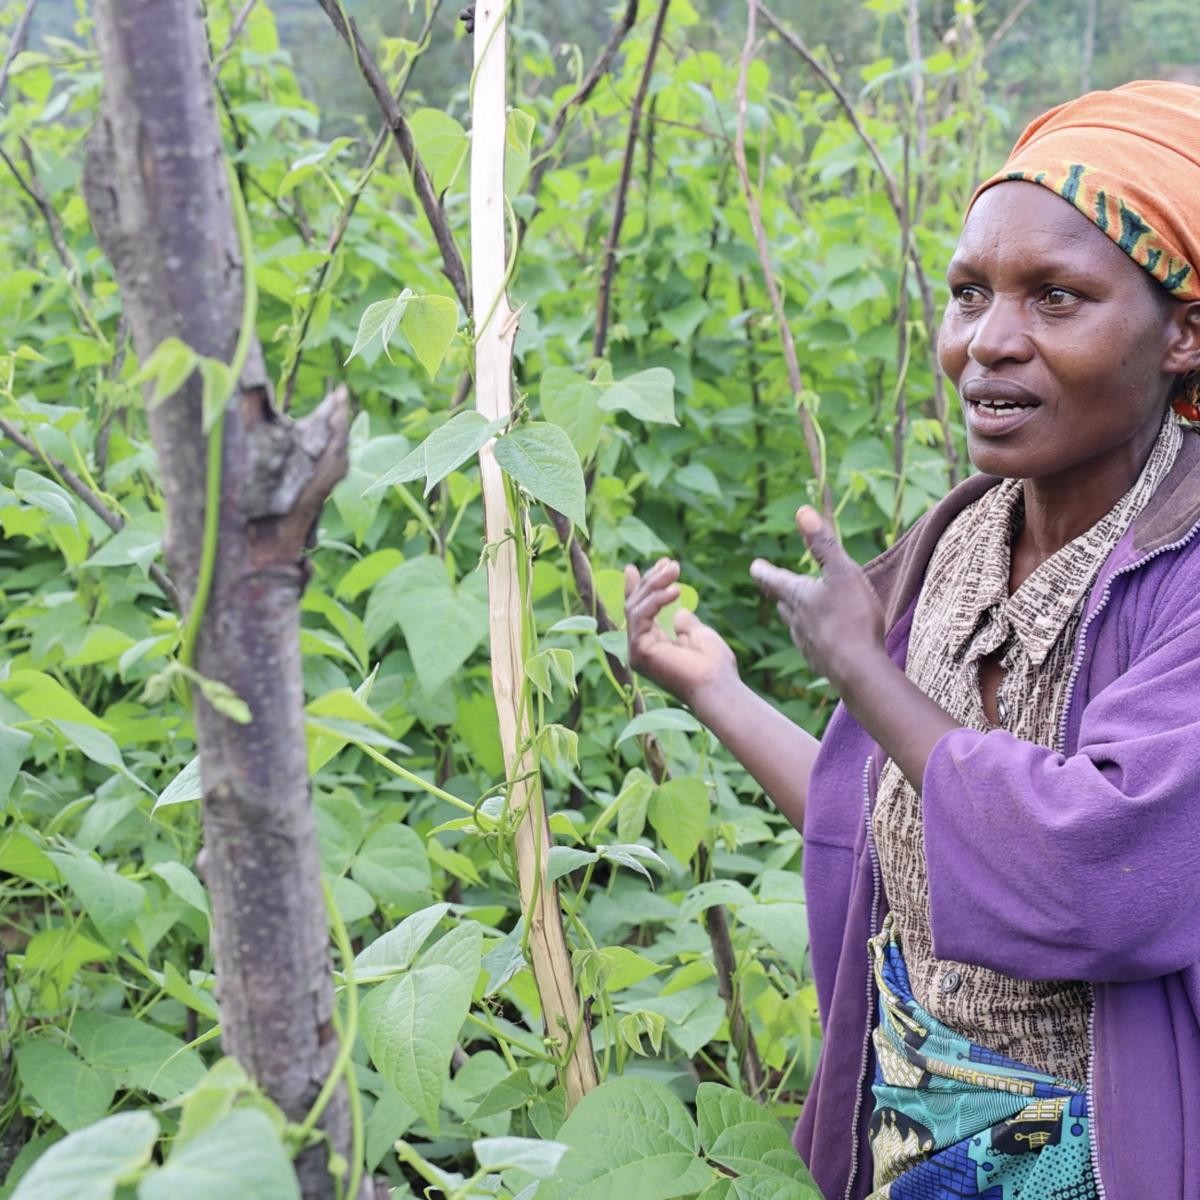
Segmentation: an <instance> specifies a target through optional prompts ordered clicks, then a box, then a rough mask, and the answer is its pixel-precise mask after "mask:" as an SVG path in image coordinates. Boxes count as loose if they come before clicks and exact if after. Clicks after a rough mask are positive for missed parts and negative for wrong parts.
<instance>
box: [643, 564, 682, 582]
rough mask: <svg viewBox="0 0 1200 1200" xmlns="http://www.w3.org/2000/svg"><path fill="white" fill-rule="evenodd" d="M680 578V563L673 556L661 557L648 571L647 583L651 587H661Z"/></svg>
mask: <svg viewBox="0 0 1200 1200" xmlns="http://www.w3.org/2000/svg"><path fill="white" fill-rule="evenodd" d="M678 578H679V564H678V563H677V562H676V561H675V560H674V559H673V558H660V559H659V560H658V562H656V563H655V564H654V566H652V567H651V568H650V570H648V571H647V572H646V579H645V583H646V584H647V585H648V586H649V587H653V588H660V587H665V586H666V585H667V584H668V583H674V582H675V580H676V579H678Z"/></svg>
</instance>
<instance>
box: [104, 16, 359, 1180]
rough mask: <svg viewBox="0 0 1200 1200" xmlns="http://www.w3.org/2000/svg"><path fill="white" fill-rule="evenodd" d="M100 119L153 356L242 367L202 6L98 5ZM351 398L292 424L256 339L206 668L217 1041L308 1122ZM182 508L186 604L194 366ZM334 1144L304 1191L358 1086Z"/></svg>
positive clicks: (203, 739) (170, 502)
mask: <svg viewBox="0 0 1200 1200" xmlns="http://www.w3.org/2000/svg"><path fill="white" fill-rule="evenodd" d="M95 13H96V25H97V36H98V41H99V45H100V53H101V59H102V65H103V69H104V97H103V101H102V106H101V116H100V120H99V122H98V125H97V128H96V129H95V131H94V132H93V136H92V140H91V144H90V146H89V154H88V163H87V171H86V174H85V188H86V193H87V197H88V201H89V208H90V211H91V216H92V223H93V226H94V228H95V231H96V235H97V237H98V239H99V241H100V244H101V245H102V247H103V248H104V250H105V252H106V253H107V255H108V257H109V259H110V260H111V261H112V264H113V267H114V269H115V271H116V275H117V279H118V282H119V283H120V285H121V291H122V293H123V297H124V302H125V310H126V313H127V316H128V319H129V326H130V330H131V332H132V335H133V341H134V345H135V347H136V349H137V353H138V356H139V358H140V359H141V360H142V361H145V360H146V358H147V357H148V356H149V355H150V353H151V351H152V350H153V349H154V347H155V346H157V345H158V343H159V342H160V341H161V340H162V339H163V338H165V337H168V336H175V337H178V338H181V339H182V340H183V341H184V342H186V343H187V344H188V345H189V346H191V347H192V349H193V350H195V351H196V352H197V353H199V354H202V355H206V356H209V357H212V358H217V359H220V360H222V361H223V362H229V361H230V360H231V358H232V355H233V350H234V346H235V344H236V342H237V338H238V330H239V326H240V323H241V310H242V270H243V266H242V255H241V252H240V250H239V247H238V239H237V234H236V227H235V223H234V218H233V209H232V206H231V197H230V193H229V178H228V174H227V171H226V166H225V159H224V153H223V150H222V146H221V138H220V130H219V126H218V123H217V117H216V112H215V109H214V105H213V98H212V90H211V85H210V82H209V63H208V50H207V43H206V40H205V33H204V18H203V13H202V11H201V9H200V7H199V5H198V4H197V3H195V2H194V0H97V2H96V5H95ZM347 423H348V403H347V399H346V396H345V394H344V392H339V393H336V394H334V395H332V396H330V397H328V398H326V400H325V401H324V402H323V403H322V404H321V405H320V406H319V407H318V408H317V409H316V410H315V411H314V412H313V413H312V414H311V415H310V416H309V417H307V418H306V419H304V420H302V421H298V422H293V421H291V420H290V419H289V418H287V417H286V416H283V415H282V414H280V413H279V412H278V411H277V410H276V409H275V407H274V405H273V403H272V399H271V396H270V387H269V383H268V380H267V375H266V371H265V369H264V364H263V360H262V352H261V348H260V347H259V345H258V342H257V339H254V340H253V341H252V345H251V349H250V353H249V357H248V360H247V364H246V367H245V369H244V370H243V372H242V375H241V379H240V390H239V393H238V395H237V397H236V399H235V401H234V402H233V403H232V404H231V406H230V408H229V410H228V412H227V414H226V419H225V430H224V439H223V473H222V489H221V512H220V534H219V543H218V552H217V561H216V571H215V576H214V580H213V588H212V593H211V595H210V598H209V601H208V605H207V610H206V613H205V620H204V624H203V626H202V628H201V631H200V636H199V641H198V645H197V653H196V668H197V669H198V670H199V671H200V672H201V674H203V675H204V676H207V677H208V678H210V679H217V680H220V681H222V682H223V683H226V684H228V685H229V686H230V687H232V688H233V689H234V691H235V692H236V693H237V694H238V695H239V696H240V697H241V698H242V699H243V700H244V701H245V702H246V703H247V704H248V705H249V707H250V711H251V714H252V722H251V723H250V724H249V725H239V724H236V723H234V722H232V721H230V720H228V719H227V718H226V717H224V716H222V715H221V714H220V713H218V712H216V711H215V710H214V709H212V708H211V707H209V706H208V705H207V704H206V703H205V702H204V701H203V699H202V698H201V697H200V696H199V694H198V693H197V694H196V697H195V719H196V729H197V738H198V742H199V748H200V770H201V778H202V780H203V788H204V835H205V852H204V856H205V870H204V873H205V878H206V881H207V883H208V886H209V888H210V891H211V895H212V910H213V925H212V927H213V955H214V960H215V966H216V973H217V980H218V987H219V993H218V994H219V999H220V1004H221V1019H222V1039H223V1042H224V1045H225V1048H226V1050H228V1051H229V1052H231V1053H232V1054H234V1055H236V1056H237V1058H238V1059H240V1060H241V1062H242V1063H243V1064H244V1065H245V1066H246V1068H247V1069H248V1070H249V1071H250V1072H251V1073H252V1074H253V1075H254V1077H255V1078H256V1079H257V1080H258V1082H259V1083H260V1084H261V1086H262V1087H263V1088H264V1090H265V1091H266V1092H267V1093H268V1094H269V1095H270V1096H271V1097H272V1098H273V1099H274V1100H275V1101H276V1102H277V1103H278V1104H279V1105H280V1106H281V1108H282V1109H283V1110H284V1111H285V1112H286V1113H287V1114H288V1116H289V1117H290V1118H291V1119H293V1120H301V1119H303V1117H304V1116H305V1114H306V1113H307V1111H308V1110H309V1108H310V1106H311V1105H312V1102H313V1100H314V1099H315V1097H316V1095H317V1093H318V1091H319V1090H320V1087H321V1085H322V1083H323V1082H324V1080H325V1079H326V1078H327V1076H328V1073H329V1070H330V1067H331V1064H332V1062H333V1059H334V1056H335V1053H336V1050H337V1039H336V1036H335V1034H334V1030H333V1023H332V1012H333V1003H334V998H333V987H332V982H331V976H330V963H329V950H328V935H327V927H326V915H325V910H324V903H323V899H322V893H321V883H320V878H321V877H320V867H319V862H318V855H317V840H316V830H315V824H314V820H313V813H312V805H311V797H310V792H309V780H308V771H307V755H306V747H305V737H304V713H303V703H304V697H303V687H302V682H301V672H300V647H299V607H298V602H299V598H300V593H301V591H302V590H303V587H304V583H305V574H306V573H305V565H304V550H305V546H306V542H307V540H308V538H309V536H310V534H311V532H312V531H313V529H314V528H315V524H316V520H317V516H318V514H319V512H320V510H321V506H322V504H323V503H324V501H325V499H326V497H327V496H328V494H329V491H330V489H331V488H332V487H333V485H334V484H335V483H336V482H337V480H338V479H339V478H340V477H341V476H342V474H343V473H344V471H345V466H346V436H347ZM150 429H151V435H152V438H153V441H154V447H155V451H156V453H157V456H158V462H159V467H160V472H161V475H162V485H163V492H164V496H165V499H166V507H167V517H168V521H167V533H166V538H165V541H164V551H165V554H166V558H167V562H168V564H169V566H170V570H171V575H172V577H173V578H174V580H175V582H176V584H177V585H178V587H179V590H180V593H181V596H182V598H183V601H184V604H185V606H187V607H190V604H191V599H192V596H193V593H194V590H195V586H196V578H197V571H198V566H199V562H200V552H201V545H202V541H203V524H204V509H205V504H204V478H205V458H206V448H205V437H204V435H203V432H202V428H201V403H200V381H199V379H198V377H197V376H196V375H193V376H192V378H191V379H190V380H189V381H188V383H187V384H185V385H184V387H183V388H182V389H181V390H180V391H179V392H178V393H177V394H176V395H175V396H173V397H171V398H170V399H168V400H167V401H165V402H164V403H162V404H160V405H158V406H157V407H156V408H155V409H154V410H153V411H152V412H151V413H150ZM320 1124H321V1127H322V1129H323V1130H324V1132H325V1134H326V1135H327V1137H328V1145H325V1144H324V1143H322V1144H318V1145H315V1146H314V1147H312V1148H310V1149H309V1150H308V1151H305V1152H304V1153H302V1154H301V1155H300V1156H299V1157H298V1159H297V1162H296V1169H297V1173H298V1175H299V1178H300V1184H301V1190H302V1192H303V1194H304V1196H305V1197H306V1200H317V1198H321V1200H324V1198H326V1197H329V1198H332V1197H333V1196H334V1194H335V1185H334V1181H333V1179H332V1177H331V1176H330V1175H329V1173H328V1170H327V1165H326V1164H327V1159H328V1155H329V1153H330V1151H331V1150H332V1151H336V1152H337V1153H339V1154H341V1155H344V1156H347V1157H348V1156H349V1152H350V1130H349V1116H348V1106H347V1103H346V1098H345V1094H344V1091H342V1090H339V1093H338V1094H337V1095H336V1096H335V1097H334V1099H333V1101H332V1102H331V1103H330V1105H329V1106H328V1107H327V1109H326V1110H325V1113H324V1115H323V1117H322V1119H321V1122H320Z"/></svg>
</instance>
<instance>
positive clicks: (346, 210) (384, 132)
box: [247, 0, 456, 411]
mask: <svg viewBox="0 0 1200 1200" xmlns="http://www.w3.org/2000/svg"><path fill="white" fill-rule="evenodd" d="M247 7H249V6H247ZM441 7H442V0H434V3H433V4H432V5H431V6H430V9H429V19H428V20H427V21H426V22H425V28H424V29H422V30H421V35H420V37H418V39H417V46H418V47H419V49H418V50H417V51H416V53H415V54H414V55H413V56H412V57H411V58H410V59H409V60H408V64H407V66H406V67H405V70H404V77H403V78H402V79H401V80H400V83H399V85H398V86H397V88H396V92H395V95H394V96H393V97H392V103H393V105H395V106H397V111H398V106H399V104H400V101H401V100H403V99H404V93H405V92H406V91H407V90H408V81H409V80H410V79H411V78H412V72H413V67H414V66H415V65H416V61H417V59H418V58H419V57H420V56H421V54H423V53H424V51H425V48H426V46H427V45H428V42H429V35H430V33H432V31H433V23H434V21H435V20H436V18H437V15H438V12H439V11H440V9H441ZM391 131H392V130H391V126H390V122H389V121H385V122H384V123H383V124H382V125H381V126H380V127H379V132H378V133H377V134H376V135H375V140H374V141H373V142H372V143H371V148H370V150H368V151H367V161H366V162H365V163H364V164H363V168H362V171H361V172H360V173H359V176H358V182H357V183H356V184H355V185H354V187H353V189H352V190H351V192H350V194H349V195H348V196H347V197H346V202H345V204H343V205H342V208H341V211H340V212H339V213H338V215H337V220H336V221H335V222H334V226H333V229H332V230H331V231H330V233H329V239H328V240H327V241H326V243H325V254H326V258H325V261H324V262H322V263H321V265H320V266H319V267H318V268H317V273H316V278H315V279H314V280H313V282H312V286H311V287H310V288H309V298H308V304H307V305H306V306H305V309H304V316H303V317H301V318H300V329H299V332H298V333H297V335H296V341H295V345H294V346H293V347H292V353H293V355H294V358H293V359H292V363H291V367H290V369H289V370H288V373H287V378H286V380H285V381H284V385H283V389H282V398H281V401H280V406H281V407H282V408H283V409H284V410H285V411H286V410H287V409H288V408H290V407H291V403H292V393H293V392H294V391H295V390H296V376H297V375H298V374H299V372H300V359H301V356H302V355H303V352H304V339H305V337H306V336H307V335H308V327H309V325H310V324H311V322H312V318H313V313H314V312H316V309H317V303H318V301H319V300H320V299H321V294H322V292H323V291H324V289H325V280H326V279H327V278H328V276H329V270H330V267H331V266H332V265H333V260H334V256H335V255H336V254H337V249H338V247H339V246H340V245H341V244H342V238H344V237H345V236H346V230H347V229H349V228H350V218H351V217H353V216H354V210H355V209H356V208H357V207H358V202H359V200H360V199H362V195H363V193H364V192H365V191H366V190H367V184H368V183H369V182H370V181H371V176H372V175H374V174H375V168H376V167H377V166H378V164H379V157H380V155H381V154H382V153H383V148H384V146H385V145H387V139H388V134H389V133H391ZM455 407H456V406H455Z"/></svg>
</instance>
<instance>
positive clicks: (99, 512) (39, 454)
mask: <svg viewBox="0 0 1200 1200" xmlns="http://www.w3.org/2000/svg"><path fill="white" fill-rule="evenodd" d="M0 433H3V434H4V436H5V437H6V438H8V440H9V441H10V442H13V443H14V444H15V445H18V446H20V447H21V449H22V450H24V451H25V453H26V454H28V455H30V456H31V457H33V458H36V459H40V460H41V461H42V462H44V463H45V464H46V466H48V467H49V468H50V470H51V471H53V472H54V473H55V475H57V476H58V477H59V479H61V480H62V481H63V483H64V484H65V485H66V486H67V487H69V488H70V489H71V491H73V492H74V493H75V495H76V496H78V497H79V499H80V500H82V501H83V502H84V504H86V505H87V506H88V508H90V509H91V510H92V512H94V513H95V514H96V516H98V517H99V518H100V520H101V521H103V522H104V524H105V525H107V526H108V527H109V529H111V530H112V531H113V533H120V532H121V530H122V529H124V528H125V521H124V520H123V519H122V518H121V517H119V516H117V514H116V513H115V512H113V510H112V509H111V508H109V507H108V505H107V504H105V503H104V501H103V500H101V499H100V497H99V496H97V495H96V493H95V492H94V491H92V489H91V488H90V487H88V485H87V484H86V483H84V482H83V480H82V479H80V478H79V476H78V475H76V474H75V472H74V471H72V470H71V468H70V467H68V466H67V465H66V463H61V462H59V461H58V459H57V458H55V457H54V456H53V455H52V454H47V453H46V452H45V451H44V450H43V449H42V448H41V446H39V445H38V444H37V443H36V442H35V441H33V439H32V438H28V437H26V436H25V435H24V434H23V433H22V432H21V431H20V430H19V429H18V428H17V427H16V426H15V425H13V424H12V422H11V421H7V420H5V419H4V418H3V417H0ZM150 578H151V579H153V580H154V582H155V583H156V584H158V587H159V590H160V591H161V592H162V594H163V595H164V596H165V597H166V598H167V601H168V602H169V603H170V605H171V607H172V608H173V609H175V611H176V612H180V611H181V606H180V602H179V593H178V592H177V591H176V590H175V585H174V584H173V583H172V582H171V580H170V579H169V578H168V576H167V573H166V572H165V571H164V570H163V569H162V567H160V566H159V565H158V563H151V564H150Z"/></svg>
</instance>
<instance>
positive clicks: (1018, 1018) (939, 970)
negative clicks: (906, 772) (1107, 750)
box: [872, 417, 1182, 1086]
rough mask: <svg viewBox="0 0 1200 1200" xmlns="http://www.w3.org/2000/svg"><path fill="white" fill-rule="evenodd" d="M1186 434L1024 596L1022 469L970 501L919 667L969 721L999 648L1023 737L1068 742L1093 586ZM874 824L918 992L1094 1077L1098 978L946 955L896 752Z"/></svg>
mask: <svg viewBox="0 0 1200 1200" xmlns="http://www.w3.org/2000/svg"><path fill="white" fill-rule="evenodd" d="M1181 441H1182V435H1181V433H1180V430H1179V426H1178V425H1177V424H1176V422H1175V420H1174V418H1173V417H1169V418H1168V419H1167V421H1166V422H1165V423H1164V425H1163V428H1162V431H1161V432H1160V433H1159V436H1158V440H1157V441H1156V443H1155V445H1154V448H1153V450H1152V451H1151V454H1150V457H1149V459H1148V460H1147V462H1146V465H1145V467H1144V468H1143V470H1142V473H1141V475H1140V476H1139V478H1138V480H1137V482H1136V483H1135V484H1134V486H1133V487H1132V488H1131V489H1130V490H1129V492H1128V493H1126V495H1125V496H1124V497H1122V499H1121V500H1120V501H1119V502H1118V503H1117V504H1116V506H1115V507H1114V508H1113V509H1112V510H1111V511H1110V512H1109V513H1108V514H1107V515H1106V516H1104V517H1102V518H1101V519H1100V520H1099V521H1097V522H1096V524H1095V525H1093V526H1092V528H1091V529H1089V530H1088V531H1087V532H1086V533H1084V534H1081V535H1080V536H1079V537H1077V538H1076V539H1075V540H1074V541H1073V542H1070V543H1068V544H1067V545H1066V546H1064V547H1063V548H1062V549H1061V550H1059V551H1058V552H1057V553H1056V554H1054V555H1052V556H1051V557H1050V558H1049V559H1047V560H1046V561H1045V562H1044V563H1042V565H1041V566H1039V567H1038V568H1037V570H1036V571H1034V572H1033V574H1031V575H1030V576H1029V578H1028V579H1026V580H1025V582H1024V583H1023V584H1022V585H1021V586H1020V587H1019V588H1018V589H1017V590H1016V591H1015V592H1014V593H1013V594H1012V595H1011V596H1010V595H1009V590H1008V581H1009V565H1010V545H1011V542H1012V539H1013V537H1014V535H1015V534H1016V532H1017V531H1018V530H1019V529H1020V527H1021V523H1022V521H1023V519H1024V509H1025V503H1024V492H1023V489H1022V485H1021V482H1020V480H1005V481H1004V482H1002V483H1000V484H999V485H998V486H997V487H994V488H993V489H992V490H991V491H989V492H988V493H987V494H986V495H984V496H983V497H981V498H980V499H979V500H977V501H976V502H975V503H974V504H972V505H971V506H970V507H969V508H967V509H965V510H964V511H963V512H962V513H960V514H959V516H958V517H956V518H955V520H954V521H953V523H952V524H951V525H950V527H949V528H948V529H947V530H946V532H945V533H944V534H943V535H942V537H941V539H940V540H939V542H938V544H937V548H936V550H935V551H934V553H933V557H932V558H931V560H930V563H929V567H928V569H927V571H926V575H925V581H924V583H923V584H922V587H921V595H920V598H919V600H918V601H917V610H916V613H915V614H914V617H913V627H912V633H911V635H910V638H909V647H908V662H907V665H906V667H905V670H906V672H907V674H908V676H909V678H910V679H911V680H912V681H913V682H914V683H915V684H916V685H917V686H918V687H919V688H920V689H921V690H922V691H923V692H925V694H926V695H928V696H930V697H931V698H932V699H933V700H935V701H936V702H937V703H938V704H940V705H941V706H942V708H944V709H945V710H946V711H947V712H948V713H949V714H950V715H951V716H952V717H953V718H954V719H955V720H957V721H961V722H962V724H963V725H966V726H967V727H969V728H971V729H978V730H981V731H983V730H988V729H991V728H993V726H992V724H991V722H990V721H989V720H988V718H987V716H986V714H985V713H984V710H983V699H982V696H981V693H980V689H979V663H980V660H981V659H984V658H986V657H988V656H989V655H992V654H996V653H999V654H1000V656H1001V659H1000V661H1001V666H1002V668H1003V670H1004V679H1003V682H1002V683H1001V685H1000V690H999V693H998V696H997V711H998V713H999V715H1000V720H1001V725H1002V726H1003V727H1004V728H1005V729H1007V730H1008V731H1009V732H1010V733H1012V734H1013V736H1014V737H1017V738H1020V739H1022V740H1023V741H1029V742H1035V743H1037V744H1038V745H1042V746H1055V745H1057V743H1058V730H1059V724H1060V722H1061V719H1062V714H1063V708H1064V706H1065V703H1066V691H1067V681H1068V677H1069V675H1070V672H1071V666H1072V656H1073V653H1074V648H1075V635H1076V633H1077V631H1078V628H1079V622H1080V619H1081V618H1082V615H1083V608H1084V604H1085V603H1086V600H1087V594H1088V591H1089V589H1090V587H1091V585H1092V582H1093V581H1094V580H1095V578H1096V575H1097V573H1098V571H1099V569H1100V567H1101V565H1102V564H1103V562H1104V560H1105V558H1106V557H1107V556H1108V554H1109V553H1110V552H1111V550H1112V549H1113V547H1114V546H1115V545H1116V544H1117V542H1118V541H1119V540H1120V539H1121V536H1122V535H1123V534H1124V533H1125V531H1126V530H1127V529H1128V528H1129V525H1130V524H1131V522H1132V521H1133V519H1134V517H1136V516H1137V514H1138V513H1139V512H1140V511H1141V510H1142V508H1143V507H1144V506H1145V504H1146V502H1147V501H1148V500H1149V499H1150V497H1151V496H1152V495H1153V494H1154V491H1155V489H1156V488H1157V487H1158V485H1159V484H1160V483H1161V482H1162V480H1163V478H1164V477H1165V476H1166V474H1167V472H1168V471H1169V470H1170V468H1171V465H1172V463H1173V462H1174V461H1175V455H1176V452H1177V451H1178V449H1179V446H1180V443H1181ZM872 833H873V835H874V839H875V845H876V849H877V851H878V854H879V864H880V869H881V871H882V874H883V884H884V889H885V891H886V893H887V896H888V899H889V902H890V904H891V909H892V913H893V915H894V921H895V927H896V930H897V933H898V936H899V938H900V944H901V949H902V951H903V954H904V959H905V962H906V964H907V966H908V974H909V978H910V982H911V984H912V990H913V996H914V997H915V998H916V1000H917V1001H918V1002H919V1003H920V1004H921V1005H923V1006H924V1007H925V1008H926V1009H927V1010H928V1011H929V1012H930V1013H931V1014H932V1015H933V1016H934V1017H936V1018H937V1019H938V1020H939V1021H941V1022H943V1023H944V1024H946V1025H948V1026H950V1027H951V1028H952V1029H955V1030H957V1031H958V1032H959V1033H962V1034H964V1035H966V1036H967V1037H970V1038H973V1039H975V1040H976V1041H978V1042H980V1043H982V1044H983V1045H985V1046H987V1047H988V1048H989V1049H991V1050H995V1051H997V1052H998V1053H1000V1054H1005V1055H1007V1056H1008V1057H1010V1058H1015V1059H1017V1060H1018V1061H1019V1062H1023V1063H1026V1064H1027V1065H1029V1066H1032V1067H1036V1068H1037V1069H1039V1070H1042V1071H1047V1072H1049V1073H1051V1074H1053V1075H1056V1076H1058V1078H1060V1079H1063V1080H1067V1081H1070V1082H1073V1083H1076V1084H1078V1085H1080V1086H1082V1085H1083V1084H1084V1083H1085V1081H1086V1079H1087V1066H1088V1052H1089V1045H1088V1032H1087V1031H1088V1008H1089V1004H1090V992H1089V989H1088V987H1087V985H1086V984H1083V983H1076V982H1070V981H1063V982H1057V983H1055V982H1034V981H1030V980H1024V979H1012V978H1009V977H1008V976H1006V975H1001V974H999V973H998V972H996V971H991V970H988V969H987V968H985V967H980V966H976V965H972V964H970V963H961V962H950V961H948V960H946V959H939V958H937V957H935V956H934V953H933V942H932V937H931V933H930V918H929V882H928V878H927V876H926V865H925V844H924V829H923V826H922V819H921V801H920V798H919V797H918V796H917V794H916V792H915V791H914V790H913V788H912V787H911V785H910V784H909V783H908V781H907V780H906V779H905V778H904V776H903V774H901V772H900V770H899V768H898V767H897V766H896V765H895V764H894V763H893V762H891V761H890V760H889V761H888V762H887V763H886V764H885V766H884V768H883V771H882V773H881V776H880V782H879V793H878V798H877V800H876V804H875V810H874V816H873V818H872Z"/></svg>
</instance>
